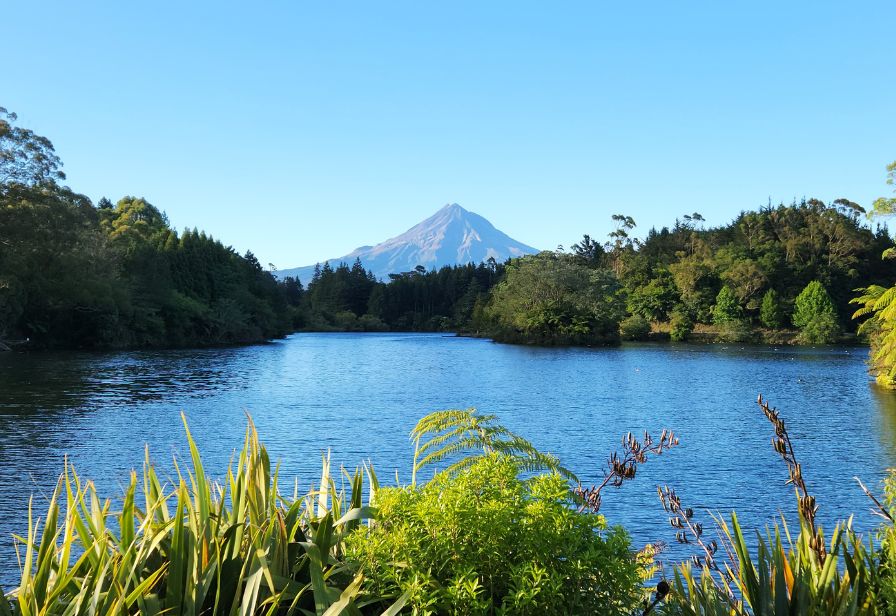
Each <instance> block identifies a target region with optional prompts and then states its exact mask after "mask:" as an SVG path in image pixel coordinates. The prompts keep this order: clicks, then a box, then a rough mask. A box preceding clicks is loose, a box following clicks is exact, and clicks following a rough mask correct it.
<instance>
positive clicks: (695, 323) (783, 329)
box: [0, 108, 896, 366]
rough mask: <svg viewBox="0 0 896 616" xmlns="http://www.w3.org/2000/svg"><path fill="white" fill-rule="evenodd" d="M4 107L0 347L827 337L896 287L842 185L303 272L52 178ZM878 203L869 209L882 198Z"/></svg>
mask: <svg viewBox="0 0 896 616" xmlns="http://www.w3.org/2000/svg"><path fill="white" fill-rule="evenodd" d="M15 120H16V117H15V114H12V113H8V112H7V111H6V110H5V109H2V108H0V344H9V343H10V342H21V341H28V342H29V343H30V344H31V345H32V346H38V347H77V348H83V347H155V346H188V345H207V344H228V343H237V342H253V341H260V340H265V339H269V338H273V337H278V336H282V335H284V334H286V333H289V332H291V331H296V330H315V331H333V330H335V331H388V330H391V331H460V332H465V333H470V334H474V335H481V336H489V337H492V338H494V339H496V340H499V341H505V342H518V343H535V344H585V345H589V344H607V343H615V342H618V341H619V340H620V338H627V339H643V338H649V337H657V336H661V337H669V338H671V339H673V340H686V339H688V338H693V337H699V338H700V339H712V340H727V341H749V340H756V341H760V340H763V341H770V342H805V343H828V342H835V341H837V340H839V339H840V337H841V335H842V334H844V333H848V334H851V333H853V332H854V331H855V329H856V323H855V322H854V321H852V320H851V319H850V316H851V313H852V312H853V310H854V307H851V306H850V302H851V300H853V298H854V297H855V296H856V289H864V290H865V291H867V292H866V293H865V294H864V295H862V296H861V297H863V298H864V300H863V301H864V304H865V305H864V308H863V309H862V310H864V312H862V314H869V313H871V312H875V311H876V314H878V315H881V314H887V315H889V312H886V313H883V312H881V310H882V309H883V307H886V306H889V305H890V304H889V303H888V302H892V298H893V297H896V291H893V292H892V293H886V291H887V289H888V288H889V286H890V285H891V284H892V278H893V270H894V268H893V265H892V262H891V260H889V259H888V258H887V257H888V256H890V255H891V253H892V252H893V251H892V249H891V248H892V240H891V238H890V236H889V234H888V232H887V230H886V228H885V227H883V226H881V225H880V224H878V225H876V226H875V227H874V228H872V226H871V223H869V222H868V221H867V220H866V216H865V214H866V213H865V210H864V209H863V208H862V207H861V206H860V205H859V204H857V203H855V202H853V201H850V200H848V199H837V200H835V201H833V202H830V203H824V202H822V201H820V200H818V199H803V200H801V201H798V202H793V203H791V204H788V205H785V204H778V205H772V204H771V203H769V204H767V205H766V206H763V207H761V208H759V209H758V210H756V211H749V212H746V211H745V212H742V213H741V214H739V215H738V216H737V217H736V218H735V219H734V220H733V221H732V222H730V223H729V224H726V225H721V226H719V227H711V228H710V227H706V226H705V220H704V218H703V216H701V215H700V214H699V213H696V212H694V213H690V214H686V215H683V216H681V217H680V218H678V219H676V220H675V221H674V224H672V225H671V226H668V227H662V228H660V229H656V228H652V229H650V230H648V231H647V233H646V234H645V235H644V236H643V238H639V237H637V225H636V222H635V220H634V219H633V218H632V217H631V216H627V215H625V214H615V215H613V217H612V220H613V222H614V225H615V228H614V229H613V231H611V232H610V233H609V235H608V237H607V238H606V240H605V241H599V240H597V239H595V238H593V237H591V236H590V235H584V236H583V237H582V239H581V240H580V241H578V242H577V243H575V244H573V245H572V246H571V247H570V248H569V249H568V250H567V249H564V248H563V247H558V248H557V249H556V250H553V251H545V252H542V253H540V254H537V255H531V256H526V257H522V258H518V259H513V260H510V261H508V262H506V263H498V262H496V261H495V260H494V259H490V260H489V261H488V262H485V263H479V264H472V263H471V264H465V265H454V266H447V267H443V268H441V269H439V270H430V271H427V270H426V269H425V268H424V267H423V266H418V267H417V268H416V269H415V270H414V271H411V272H404V273H400V274H392V275H390V276H389V279H388V280H385V281H380V280H377V279H376V278H375V277H374V276H373V275H372V274H371V272H369V271H367V270H366V269H365V268H364V266H363V264H362V263H361V262H360V261H356V262H355V263H353V264H346V263H340V264H337V265H336V266H335V267H334V266H333V265H332V264H330V263H324V264H323V265H321V266H319V267H317V268H316V270H315V272H314V276H313V277H312V279H311V280H310V281H308V285H307V287H305V286H303V284H302V283H301V282H300V281H298V280H297V279H295V278H286V279H284V280H282V281H281V280H277V279H276V278H275V277H274V275H272V273H271V272H268V271H265V270H264V268H262V267H261V265H260V264H259V262H258V260H257V259H256V258H255V257H254V256H253V255H252V253H251V252H247V253H246V254H245V255H239V254H237V253H236V252H235V251H234V250H233V249H232V248H230V247H228V246H226V245H224V244H222V243H221V242H220V241H218V240H216V239H215V238H213V237H210V236H208V235H207V234H205V233H204V232H201V231H198V230H196V229H193V230H189V229H188V230H186V231H184V232H182V233H178V231H176V230H175V229H173V228H172V227H171V225H170V224H169V222H168V220H167V218H166V217H165V215H164V213H163V212H162V211H161V210H159V209H158V208H157V207H155V206H154V205H152V204H150V203H148V202H147V201H146V200H144V199H141V198H136V197H124V198H122V199H120V200H119V201H118V202H116V203H114V204H113V203H112V202H111V201H109V200H108V199H105V198H104V199H101V200H100V201H99V202H98V203H96V204H94V203H92V202H91V200H90V199H89V198H87V197H86V196H84V195H81V194H78V193H76V192H74V191H73V190H72V189H70V188H68V187H67V186H65V185H64V184H63V181H64V180H65V175H64V173H62V171H61V167H62V162H61V161H60V160H59V158H58V156H57V155H56V153H55V151H54V149H53V145H52V143H51V142H50V141H49V140H48V139H46V138H45V137H42V136H40V135H37V134H35V133H33V132H32V131H30V130H28V129H25V128H22V127H19V126H16V125H15ZM889 170H890V179H889V180H888V181H889V182H891V183H892V181H893V174H894V169H893V166H891V167H890V168H889ZM892 202H893V199H880V200H878V201H877V202H875V204H873V207H872V214H888V213H892V210H893V209H894V208H893V206H892V205H891V204H892ZM888 204H889V205H888ZM875 306H877V307H878V308H877V309H876V308H875ZM893 306H896V302H894V303H893ZM893 312H896V309H894V310H893ZM881 318H883V317H881ZM894 320H896V319H894ZM894 330H896V328H891V327H890V326H889V325H888V322H884V321H881V319H874V323H870V324H866V325H863V326H862V330H861V331H860V333H862V334H867V335H869V337H870V338H871V341H872V343H873V344H877V347H876V348H878V347H879V348H878V351H880V352H883V353H884V354H886V353H891V354H892V355H893V356H894V358H893V360H892V361H889V360H888V363H886V365H887V366H890V365H896V350H893V349H896V334H892V331H894ZM884 341H892V342H891V343H887V344H884ZM881 349H883V351H881Z"/></svg>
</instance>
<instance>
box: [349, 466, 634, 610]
mask: <svg viewBox="0 0 896 616" xmlns="http://www.w3.org/2000/svg"><path fill="white" fill-rule="evenodd" d="M519 471H520V467H519V464H518V462H517V461H516V460H514V459H512V458H510V457H508V456H504V455H501V454H497V453H492V454H489V455H487V456H484V457H480V458H477V459H476V460H475V461H474V462H473V463H472V464H471V465H470V466H469V467H468V468H467V469H465V470H463V471H462V472H460V473H457V474H449V473H440V474H438V475H436V476H435V478H434V479H433V480H432V481H430V482H429V483H427V484H425V485H423V486H422V487H420V486H417V487H415V486H408V487H403V488H384V489H380V490H379V491H378V492H377V494H376V500H375V501H374V505H375V507H376V509H377V520H376V523H375V524H373V525H372V526H370V527H369V528H368V527H361V528H359V529H357V530H356V531H355V532H354V533H353V534H352V535H351V536H349V537H348V539H347V540H346V546H347V551H346V555H347V558H348V559H349V561H350V562H352V563H353V565H354V566H355V567H357V568H359V569H360V570H363V571H364V573H365V576H366V577H365V582H364V586H363V588H364V590H365V592H367V593H369V594H370V595H371V596H373V597H381V598H383V599H385V600H393V599H394V598H398V597H400V596H402V595H404V594H406V596H407V599H408V605H409V606H410V607H411V609H412V610H413V611H414V613H420V614H423V613H439V614H442V613H444V614H495V613H498V614H606V615H613V614H630V613H631V611H632V609H633V608H634V607H635V606H636V605H637V604H638V601H639V599H640V597H641V594H642V593H641V590H640V574H641V572H642V570H641V567H640V566H639V564H638V563H637V562H636V559H635V558H634V557H633V555H632V554H631V552H630V547H629V539H628V536H627V535H626V533H625V532H624V531H623V530H622V529H621V528H618V527H616V528H612V529H608V528H607V526H606V522H605V520H604V518H603V517H602V516H600V515H596V514H592V513H579V512H578V511H576V509H575V508H574V507H573V506H572V503H571V501H570V491H569V486H568V484H567V482H566V480H565V479H564V478H563V477H561V476H560V475H559V474H557V473H549V474H542V475H539V476H536V477H534V478H532V479H530V480H522V479H520V478H519V477H518V475H519Z"/></svg>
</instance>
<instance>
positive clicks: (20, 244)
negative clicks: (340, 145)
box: [0, 108, 293, 348]
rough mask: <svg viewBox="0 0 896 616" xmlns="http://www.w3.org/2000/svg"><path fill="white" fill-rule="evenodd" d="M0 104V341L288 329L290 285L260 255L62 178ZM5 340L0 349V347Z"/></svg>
mask: <svg viewBox="0 0 896 616" xmlns="http://www.w3.org/2000/svg"><path fill="white" fill-rule="evenodd" d="M15 120H16V117H15V114H12V113H8V112H7V111H6V110H5V109H2V108H0V345H6V344H14V343H17V342H18V343H23V342H26V341H27V342H28V346H31V347H39V348H40V347H65V348H98V347H146V346H153V347H157V346H198V345H208V344H229V343H239V342H256V341H262V340H266V339H269V338H273V337H278V336H282V335H284V334H286V333H288V332H289V331H292V329H293V327H292V326H293V323H292V308H291V307H290V305H289V295H288V292H287V291H288V289H287V288H286V287H285V285H283V284H281V283H279V282H278V281H277V280H276V279H275V278H274V277H273V276H272V275H271V274H270V273H269V272H267V271H265V270H264V269H263V268H262V266H261V264H260V263H259V262H258V260H257V259H256V258H255V257H254V256H253V255H252V253H247V254H246V255H244V256H241V255H239V254H237V253H236V252H235V251H234V250H233V249H232V248H230V247H228V246H225V245H224V244H222V243H221V242H220V241H218V240H216V239H214V238H212V237H210V236H208V235H206V234H205V233H203V232H200V231H197V230H195V229H194V230H190V229H188V230H186V231H184V232H182V233H178V232H177V231H176V230H174V229H173V228H172V227H171V225H170V224H169V223H168V220H167V218H166V217H165V215H164V214H163V213H162V212H161V211H160V210H159V209H158V208H156V207H155V206H153V205H152V204H150V203H148V202H147V201H145V200H144V199H139V198H135V197H124V198H122V199H120V200H119V201H118V202H117V203H114V204H113V203H111V202H110V201H109V200H107V199H101V200H100V201H99V203H97V204H93V203H92V202H91V201H90V199H88V198H87V197H85V196H84V195H80V194H78V193H76V192H74V191H73V190H71V189H70V188H68V187H66V186H64V185H62V184H61V182H63V181H64V180H65V175H64V174H63V173H62V171H61V166H62V162H61V161H60V160H59V158H58V157H57V156H56V154H55V151H54V149H53V145H52V143H50V141H49V140H47V139H46V138H44V137H41V136H39V135H36V134H34V133H33V132H32V131H30V130H27V129H24V128H21V127H18V126H16V125H15ZM0 348H2V347H0Z"/></svg>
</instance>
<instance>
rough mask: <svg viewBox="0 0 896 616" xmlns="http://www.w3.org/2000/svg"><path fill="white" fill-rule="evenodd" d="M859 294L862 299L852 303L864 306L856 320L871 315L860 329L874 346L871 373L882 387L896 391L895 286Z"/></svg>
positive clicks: (876, 288) (872, 346)
mask: <svg viewBox="0 0 896 616" xmlns="http://www.w3.org/2000/svg"><path fill="white" fill-rule="evenodd" d="M859 290H860V291H861V295H859V296H858V297H856V298H855V299H854V300H853V303H856V304H861V308H859V309H858V310H856V311H855V313H854V314H853V318H860V317H864V316H868V315H871V318H869V319H866V320H865V321H863V322H862V324H861V325H860V326H859V332H860V333H863V334H865V335H867V336H868V340H869V341H870V342H871V351H870V359H869V364H870V368H871V373H872V374H873V375H874V376H875V377H877V382H878V383H879V384H880V385H881V386H883V387H885V388H887V389H896V302H894V301H893V300H894V299H896V286H893V287H890V288H885V287H882V286H880V285H871V286H870V287H867V288H865V289H859Z"/></svg>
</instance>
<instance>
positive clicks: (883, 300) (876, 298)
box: [852, 161, 896, 389]
mask: <svg viewBox="0 0 896 616" xmlns="http://www.w3.org/2000/svg"><path fill="white" fill-rule="evenodd" d="M887 172H888V173H887V184H889V185H891V186H893V185H894V184H896V161H894V162H893V163H891V164H889V165H888V166H887ZM894 213H896V199H893V198H887V197H881V198H880V199H878V200H876V201H875V202H874V209H873V211H872V215H874V216H891V215H893V214H894ZM882 257H883V258H884V259H887V260H889V261H890V262H891V263H892V259H893V258H894V257H896V248H894V247H893V246H889V247H887V249H886V250H884V251H883V253H882ZM886 284H890V285H892V278H891V279H890V280H888V281H887V283H886ZM856 291H857V292H858V293H859V295H858V296H857V297H856V298H854V299H853V300H852V303H854V304H859V305H860V306H861V307H860V308H859V309H858V310H856V311H855V313H854V314H853V319H858V318H863V317H870V318H867V319H865V320H864V321H863V322H862V324H861V325H860V326H859V332H860V333H862V334H864V335H866V336H867V337H868V340H869V342H870V343H871V356H870V360H869V365H870V369H871V373H872V374H873V375H874V376H875V377H876V378H877V382H878V383H879V384H880V385H881V386H883V387H885V388H887V389H896V303H894V302H893V299H894V298H896V285H893V286H889V287H887V286H884V285H882V284H871V285H868V286H867V287H865V288H859V289H856Z"/></svg>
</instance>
